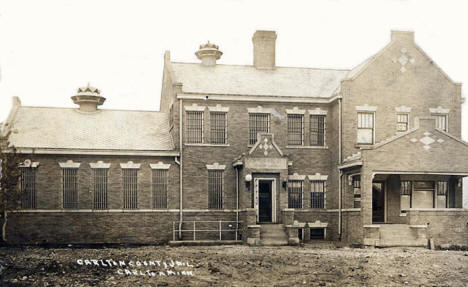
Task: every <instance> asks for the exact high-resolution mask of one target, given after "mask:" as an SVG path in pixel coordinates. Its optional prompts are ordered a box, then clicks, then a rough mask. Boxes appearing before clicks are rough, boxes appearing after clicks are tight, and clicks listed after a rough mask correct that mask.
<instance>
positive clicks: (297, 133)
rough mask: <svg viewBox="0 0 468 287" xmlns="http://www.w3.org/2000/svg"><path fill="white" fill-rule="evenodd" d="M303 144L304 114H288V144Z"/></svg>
mask: <svg viewBox="0 0 468 287" xmlns="http://www.w3.org/2000/svg"><path fill="white" fill-rule="evenodd" d="M303 144H304V115H302V114H288V145H303Z"/></svg>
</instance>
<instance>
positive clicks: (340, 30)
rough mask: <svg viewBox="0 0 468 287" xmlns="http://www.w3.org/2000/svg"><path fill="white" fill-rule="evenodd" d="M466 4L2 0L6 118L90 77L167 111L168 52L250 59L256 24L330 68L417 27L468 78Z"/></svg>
mask: <svg viewBox="0 0 468 287" xmlns="http://www.w3.org/2000/svg"><path fill="white" fill-rule="evenodd" d="M464 2H466V1H404V0H394V1H376V0H373V1H338V0H335V1H330V0H328V1H292V0H290V1H271V0H270V1H242V0H238V1H235V0H226V1H202V0H198V1H169V0H168V1H161V2H157V1H96V0H94V1H87V0H80V1H78V0H77V1H70V0H57V1H53V0H41V1H18V0H16V1H13V0H11V1H10V0H0V36H1V37H0V72H1V75H0V76H1V78H0V121H3V120H5V119H6V117H7V115H8V112H9V110H10V108H11V97H12V96H19V97H20V98H21V100H22V102H23V104H24V105H32V106H36V105H39V106H63V107H73V106H74V104H73V103H72V101H71V99H70V97H71V96H72V95H73V94H74V93H75V91H76V89H77V88H78V87H79V86H84V85H86V83H87V82H90V83H91V85H93V86H96V87H97V88H100V89H101V90H102V95H103V96H104V97H106V98H107V101H106V103H105V104H104V106H103V108H118V109H144V110H154V109H159V97H160V92H161V79H162V70H163V54H164V51H165V50H170V51H171V55H172V59H173V60H176V61H189V62H194V61H198V60H197V59H196V57H195V55H194V52H195V51H196V50H197V48H198V46H199V44H202V43H205V42H206V41H207V40H210V41H211V42H214V43H216V44H218V45H219V46H220V49H221V50H222V51H223V52H224V55H223V56H222V58H221V60H220V61H219V62H220V63H225V64H251V63H252V42H251V37H252V35H253V33H254V31H255V30H257V29H272V30H276V31H277V33H278V40H277V55H276V57H277V60H276V61H277V65H279V66H304V67H324V68H352V67H354V66H356V65H358V64H359V63H360V62H362V61H363V60H365V59H366V58H367V57H369V56H371V55H372V54H374V53H376V52H377V51H378V50H379V49H381V48H382V47H383V46H385V45H386V44H387V43H388V42H389V39H390V30H392V29H403V30H413V31H415V33H416V42H417V43H418V44H419V45H420V46H421V47H422V48H423V49H424V50H425V51H426V52H427V53H428V54H429V55H430V56H431V57H432V59H433V60H434V61H435V62H436V63H437V64H438V65H439V66H440V67H442V69H443V70H444V71H445V72H446V73H447V74H448V75H449V76H450V77H451V78H452V79H453V80H455V81H457V82H462V83H464V84H465V85H466V84H468V33H467V32H468V31H467V27H468V17H467V11H468V9H467V8H468V5H466V4H465V3H464ZM463 94H464V96H465V97H466V96H467V92H466V87H464V89H463ZM467 106H468V104H465V105H464V107H463V124H464V131H463V137H464V139H465V140H467V139H468V107H467Z"/></svg>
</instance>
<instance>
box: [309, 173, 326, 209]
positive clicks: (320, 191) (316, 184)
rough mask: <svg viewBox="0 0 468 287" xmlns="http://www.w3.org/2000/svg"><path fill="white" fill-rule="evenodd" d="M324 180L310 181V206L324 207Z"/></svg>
mask: <svg viewBox="0 0 468 287" xmlns="http://www.w3.org/2000/svg"><path fill="white" fill-rule="evenodd" d="M325 183H326V182H325V181H322V180H320V181H319V180H317V181H311V183H310V184H311V188H310V208H324V206H325V188H326V187H325Z"/></svg>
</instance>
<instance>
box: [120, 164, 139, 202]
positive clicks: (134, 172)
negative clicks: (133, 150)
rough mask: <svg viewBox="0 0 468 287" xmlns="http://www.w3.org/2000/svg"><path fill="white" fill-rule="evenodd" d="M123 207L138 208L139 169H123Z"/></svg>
mask: <svg viewBox="0 0 468 287" xmlns="http://www.w3.org/2000/svg"><path fill="white" fill-rule="evenodd" d="M122 207H123V209H138V169H137V168H123V169H122Z"/></svg>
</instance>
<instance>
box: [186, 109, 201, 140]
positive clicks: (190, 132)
mask: <svg viewBox="0 0 468 287" xmlns="http://www.w3.org/2000/svg"><path fill="white" fill-rule="evenodd" d="M187 143H203V112H199V111H190V112H189V111H187Z"/></svg>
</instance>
